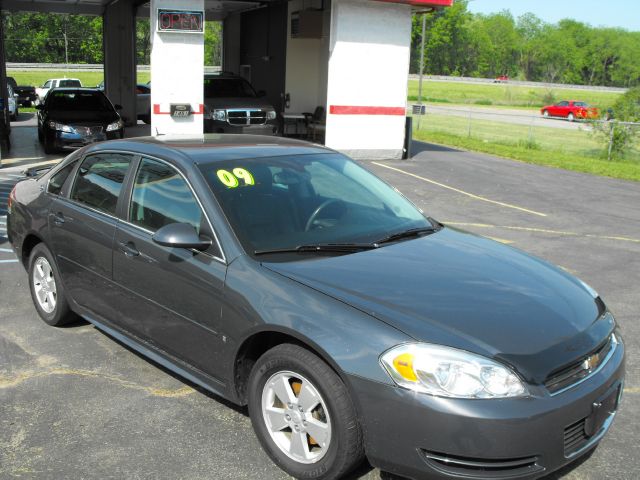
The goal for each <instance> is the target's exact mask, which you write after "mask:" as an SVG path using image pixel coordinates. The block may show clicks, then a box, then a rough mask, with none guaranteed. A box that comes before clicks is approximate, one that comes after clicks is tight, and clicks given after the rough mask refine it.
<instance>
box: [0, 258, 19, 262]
mask: <svg viewBox="0 0 640 480" xmlns="http://www.w3.org/2000/svg"><path fill="white" fill-rule="evenodd" d="M0 263H18V259H17V258H14V259H12V260H0Z"/></svg>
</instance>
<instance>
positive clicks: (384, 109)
mask: <svg viewBox="0 0 640 480" xmlns="http://www.w3.org/2000/svg"><path fill="white" fill-rule="evenodd" d="M410 44H411V7H410V6H409V5H402V4H394V3H383V2H373V1H370V0H333V2H332V11H331V40H330V56H329V81H328V85H327V126H326V128H327V131H326V142H325V143H326V145H327V146H328V147H331V148H334V149H336V150H340V151H343V152H345V153H346V154H348V155H351V156H353V157H356V158H361V159H396V158H401V156H402V148H403V145H404V129H405V116H406V113H405V112H406V105H407V78H408V74H409V54H410Z"/></svg>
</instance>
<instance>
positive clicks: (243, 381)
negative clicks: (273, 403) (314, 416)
mask: <svg viewBox="0 0 640 480" xmlns="http://www.w3.org/2000/svg"><path fill="white" fill-rule="evenodd" d="M267 327H269V328H265V329H261V330H258V331H254V332H252V333H251V334H250V335H248V336H247V337H246V338H245V339H244V340H243V341H242V342H241V343H240V345H239V347H238V348H237V350H236V352H235V355H234V356H233V380H232V382H233V384H232V385H233V386H232V390H233V393H234V394H235V396H236V399H237V401H238V402H239V403H240V404H241V405H246V404H247V384H248V381H249V375H250V373H251V370H252V369H253V366H254V365H255V363H256V361H257V360H258V359H259V358H260V357H261V356H262V355H263V354H264V353H266V352H267V351H268V350H270V349H272V348H273V347H275V346H277V345H281V344H283V343H292V344H294V345H298V346H300V347H303V348H305V349H307V350H309V351H310V352H312V353H314V354H315V355H317V356H318V357H319V358H320V359H322V360H323V361H324V362H325V363H326V364H327V365H329V367H330V368H331V369H332V370H333V371H334V372H335V373H336V374H337V375H338V376H339V377H340V379H341V380H342V382H343V383H344V384H345V385H346V387H347V389H348V390H349V393H351V394H352V391H351V385H350V384H349V381H348V379H347V377H346V375H345V373H344V372H343V371H342V369H341V368H340V367H339V366H338V364H337V363H336V362H335V361H334V360H333V359H332V358H331V356H330V355H329V354H328V353H327V352H326V351H325V350H324V349H323V348H322V347H320V346H319V345H318V344H317V343H315V342H314V341H312V340H311V339H309V338H307V337H305V336H303V335H300V333H299V332H296V331H294V330H289V329H286V328H282V327H276V326H274V325H268V326H267ZM352 398H353V395H352ZM354 400H355V399H354ZM354 405H356V408H357V409H358V410H359V408H358V406H357V402H355V401H354Z"/></svg>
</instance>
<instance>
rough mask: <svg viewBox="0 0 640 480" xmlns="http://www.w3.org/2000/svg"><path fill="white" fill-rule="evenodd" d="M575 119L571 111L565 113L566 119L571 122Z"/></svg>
mask: <svg viewBox="0 0 640 480" xmlns="http://www.w3.org/2000/svg"><path fill="white" fill-rule="evenodd" d="M575 119H576V117H575V116H574V115H573V113H571V112H569V115H567V120H569V121H570V122H573V121H574V120H575Z"/></svg>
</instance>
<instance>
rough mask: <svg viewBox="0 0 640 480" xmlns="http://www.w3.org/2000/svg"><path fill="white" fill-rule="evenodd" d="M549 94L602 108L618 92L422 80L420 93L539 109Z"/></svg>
mask: <svg viewBox="0 0 640 480" xmlns="http://www.w3.org/2000/svg"><path fill="white" fill-rule="evenodd" d="M549 93H551V94H552V95H553V96H554V97H555V99H556V101H560V100H581V101H585V102H587V103H590V104H592V105H594V106H596V107H600V108H601V109H606V108H608V107H610V106H611V105H613V103H614V102H615V101H616V99H617V98H618V97H619V96H620V95H621V94H620V93H617V92H600V91H592V90H571V89H548V88H546V87H524V86H517V85H509V84H502V83H495V84H494V83H459V82H435V81H431V80H424V81H423V84H422V95H423V99H424V101H426V102H436V103H454V104H476V105H495V106H504V107H521V108H540V107H543V106H544V105H546V104H547V102H545V96H547V95H549ZM417 99H418V80H409V101H415V100H417Z"/></svg>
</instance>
